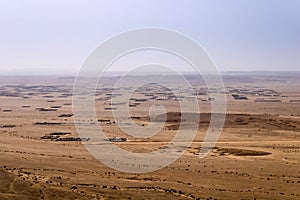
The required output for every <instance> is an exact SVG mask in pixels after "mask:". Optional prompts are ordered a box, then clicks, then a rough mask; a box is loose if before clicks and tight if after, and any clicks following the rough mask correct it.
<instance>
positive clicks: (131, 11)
mask: <svg viewBox="0 0 300 200" xmlns="http://www.w3.org/2000/svg"><path fill="white" fill-rule="evenodd" d="M0 27H1V30H0V74H5V73H6V74H9V73H43V72H44V73H75V72H76V71H78V69H79V68H80V66H81V64H82V63H83V61H84V60H85V59H86V57H87V56H88V55H89V53H90V52H91V51H92V50H93V49H94V48H95V47H96V46H97V45H99V44H100V43H101V42H103V41H104V40H105V39H107V38H109V37H111V36H112V35H116V34H118V33H120V32H124V31H127V30H131V29H136V28H141V27H162V28H168V29H174V30H177V31H179V32H182V33H184V34H186V35H188V36H190V37H192V38H194V39H195V40H196V41H198V42H199V43H200V44H202V46H203V47H204V48H205V49H206V50H207V51H208V53H209V54H210V56H211V57H212V58H213V60H214V61H215V63H216V64H217V66H218V67H219V69H220V70H222V71H229V70H299V69H300V68H299V66H300V1H299V0H281V1H278V0H219V1H216V0H206V1H201V0H151V1H146V0H106V1H100V0H98V1H94V0H90V1H88V0H87V1H84V0H81V1H79V0H64V1H61V0H51V1H50V0H49V1H47V0H44V1H41V0H19V1H16V0H1V1H0Z"/></svg>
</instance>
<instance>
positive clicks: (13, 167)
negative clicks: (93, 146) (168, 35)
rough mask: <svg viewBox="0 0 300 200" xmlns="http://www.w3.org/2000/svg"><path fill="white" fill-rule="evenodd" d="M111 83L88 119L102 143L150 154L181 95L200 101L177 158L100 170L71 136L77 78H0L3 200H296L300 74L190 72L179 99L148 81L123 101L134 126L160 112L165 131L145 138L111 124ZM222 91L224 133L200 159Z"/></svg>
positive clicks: (299, 194) (172, 128)
mask: <svg viewBox="0 0 300 200" xmlns="http://www.w3.org/2000/svg"><path fill="white" fill-rule="evenodd" d="M162 78H163V79H164V80H167V81H168V79H170V81H174V78H173V79H172V77H162ZM117 79H118V77H107V78H104V80H103V82H102V84H99V88H98V89H97V91H96V95H95V107H96V112H97V117H98V120H97V121H94V122H91V123H94V124H95V123H96V124H99V125H101V127H102V129H103V131H104V132H105V133H106V134H107V137H110V138H113V137H117V138H126V141H121V142H112V143H113V144H114V145H118V146H119V147H121V148H123V149H124V150H126V151H129V152H135V153H141V152H144V153H145V152H151V151H154V150H156V149H159V148H162V147H163V145H164V144H166V143H168V142H169V141H170V140H171V139H172V137H174V135H175V134H176V131H177V130H178V129H179V124H180V120H181V119H180V116H181V113H180V109H179V104H178V103H179V101H180V98H190V99H191V101H197V102H198V104H199V107H200V112H199V117H200V122H199V128H198V131H197V134H196V137H195V138H194V141H193V143H192V145H191V146H190V147H188V148H187V150H186V151H185V152H184V154H183V155H182V156H181V157H180V158H179V159H178V160H176V161H175V162H173V163H171V164H170V165H168V166H166V167H164V168H162V169H159V170H156V171H154V172H149V173H126V172H121V171H118V170H115V169H112V168H110V167H107V166H106V165H105V164H103V163H101V162H100V161H98V160H97V159H95V158H94V157H93V156H92V155H91V154H90V153H89V151H87V150H86V148H85V146H84V145H83V144H82V143H83V142H84V141H81V140H83V138H80V136H79V135H78V133H77V130H76V127H75V123H77V121H76V119H74V113H73V108H72V96H73V94H72V91H73V85H74V80H75V79H74V77H63V76H61V77H59V76H48V77H46V76H40V77H38V76H32V77H31V76H2V77H1V79H0V199H1V200H2V199H3V200H13V199H20V200H24V199H300V189H299V188H300V90H299V87H300V73H299V72H286V73H284V72H283V73H272V72H268V73H267V72H266V73H232V74H231V73H227V74H224V75H223V81H224V88H215V89H214V88H210V89H207V88H206V86H205V84H203V81H198V79H197V78H195V77H193V76H187V79H188V80H189V81H190V83H191V85H192V87H193V90H194V91H195V93H192V94H191V93H185V92H182V97H176V96H174V94H172V91H169V90H168V89H166V88H164V87H162V86H160V85H156V84H155V83H151V84H149V85H145V86H143V87H140V88H139V89H138V90H136V91H135V92H134V93H133V94H132V96H131V99H130V104H129V105H130V115H131V116H130V117H131V118H132V119H133V120H134V122H135V123H136V124H137V125H138V126H139V127H140V128H141V129H142V128H143V127H147V126H148V125H149V124H150V123H156V122H158V121H160V116H159V115H158V116H154V118H151V119H150V117H149V115H148V114H149V108H150V107H151V106H152V105H153V104H159V105H162V106H164V107H165V110H166V121H165V124H164V127H163V129H162V130H161V131H160V132H159V134H157V135H155V136H153V137H151V138H147V139H145V138H135V137H133V136H129V135H126V134H124V133H122V130H121V129H120V128H119V127H118V126H117V124H116V122H115V119H114V118H113V115H112V111H113V110H115V109H117V106H116V105H114V104H112V103H111V99H113V98H114V97H115V96H114V95H112V91H113V89H114V83H115V82H116V80H117ZM132 79H134V80H135V81H138V80H139V79H138V78H136V77H132ZM221 91H222V92H223V94H224V95H225V96H226V105H227V111H226V114H225V123H224V127H223V130H222V134H221V136H220V138H219V139H218V142H217V144H216V145H215V147H214V148H213V149H212V151H210V152H209V153H208V155H207V156H206V157H204V158H199V156H198V155H199V150H200V148H201V144H202V142H203V139H204V136H205V134H206V131H207V128H208V125H209V122H210V116H211V113H210V110H211V103H212V101H214V99H212V98H210V94H212V93H218V92H221ZM195 99H196V100H195ZM89 120H90V119H86V121H89ZM183 128H184V127H183ZM178 151H180V149H179V150H178ZM108 153H109V152H108Z"/></svg>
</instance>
